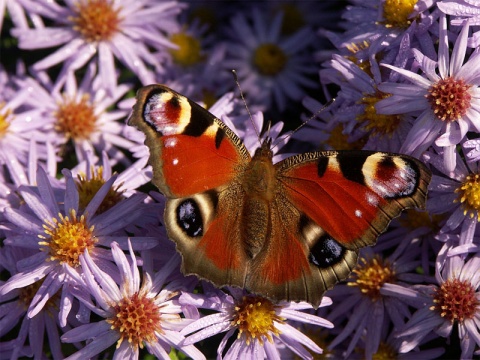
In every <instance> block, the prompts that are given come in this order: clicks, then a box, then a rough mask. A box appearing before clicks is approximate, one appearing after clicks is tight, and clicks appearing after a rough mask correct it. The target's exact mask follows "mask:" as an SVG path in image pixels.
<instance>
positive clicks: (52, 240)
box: [0, 168, 156, 326]
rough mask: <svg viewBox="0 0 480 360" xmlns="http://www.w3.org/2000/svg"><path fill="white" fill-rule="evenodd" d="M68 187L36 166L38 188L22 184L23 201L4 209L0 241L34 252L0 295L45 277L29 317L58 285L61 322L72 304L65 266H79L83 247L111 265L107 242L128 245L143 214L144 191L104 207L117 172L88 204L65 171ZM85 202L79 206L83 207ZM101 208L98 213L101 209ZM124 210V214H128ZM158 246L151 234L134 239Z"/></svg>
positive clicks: (139, 244)
mask: <svg viewBox="0 0 480 360" xmlns="http://www.w3.org/2000/svg"><path fill="white" fill-rule="evenodd" d="M64 175H65V177H66V189H65V190H63V191H60V194H61V197H60V198H59V197H58V193H59V191H58V190H57V191H55V190H54V189H53V187H52V184H51V183H50V181H49V179H48V178H47V175H46V174H45V172H44V171H43V170H42V169H41V168H40V169H39V171H38V174H37V182H38V186H37V187H27V186H20V187H19V188H18V193H19V194H20V196H21V197H22V199H23V200H24V203H25V205H22V206H21V207H20V208H18V209H15V208H7V209H5V212H4V216H5V219H6V220H7V221H8V222H7V223H6V225H5V227H6V230H5V232H6V235H7V236H6V239H5V241H4V245H8V246H13V247H20V248H25V249H30V250H32V251H33V253H32V254H30V255H29V256H28V257H26V258H25V259H22V260H20V261H18V262H17V265H16V266H17V269H18V273H17V274H15V275H13V276H12V277H10V278H9V279H8V281H7V282H6V283H5V284H3V285H2V286H1V287H0V296H3V295H6V294H8V293H9V292H11V291H12V290H15V289H21V288H24V287H26V286H28V285H31V284H34V283H35V282H38V281H39V280H43V284H42V285H41V286H40V288H39V289H38V291H37V292H36V294H35V296H34V297H33V299H32V301H31V303H30V304H29V308H28V312H27V316H28V317H30V318H31V317H33V316H35V315H36V314H38V312H39V311H41V310H42V309H43V307H44V306H45V304H46V303H47V301H48V300H49V299H50V298H52V297H54V296H55V294H57V292H58V291H59V290H60V289H61V291H62V298H61V306H60V313H59V318H60V324H61V325H62V326H64V325H65V324H66V318H67V315H68V313H69V312H70V309H71V300H72V295H71V293H70V292H69V287H68V283H69V281H68V276H67V274H66V272H65V269H66V268H69V267H72V268H74V269H75V270H72V271H80V269H79V266H80V263H79V256H80V254H82V253H83V252H84V251H88V252H91V255H92V257H93V258H95V260H96V261H97V262H98V263H99V264H101V266H102V267H104V268H110V267H111V265H110V262H109V259H111V254H110V252H109V251H108V250H106V249H105V247H109V246H110V243H111V242H112V241H113V240H115V241H117V242H119V243H121V244H122V246H123V248H127V244H128V242H127V240H128V239H129V236H128V234H127V233H126V232H125V231H124V229H125V226H127V225H129V224H130V223H132V222H134V221H135V220H136V219H138V218H139V217H141V216H142V211H143V209H142V206H140V204H142V203H143V200H144V199H145V196H144V195H133V196H131V197H130V198H128V199H124V200H122V201H119V202H117V203H113V204H112V203H110V205H111V206H110V207H109V208H108V209H106V208H105V207H103V208H102V205H103V204H104V201H105V200H106V199H108V198H109V197H111V195H109V194H111V187H112V184H113V182H114V181H115V179H116V176H113V177H111V178H110V179H108V181H106V182H105V183H104V184H103V185H102V186H101V187H100V188H99V189H95V190H97V191H96V193H95V195H94V196H93V197H92V198H91V200H90V201H89V202H88V203H82V200H83V197H84V196H87V197H88V196H89V195H90V194H88V193H85V192H82V191H81V190H82V187H80V186H79V185H77V184H76V183H75V181H74V179H73V177H72V175H71V173H70V172H69V171H67V170H65V171H64ZM81 205H83V206H81ZM101 209H103V212H102V213H100V211H99V210H101ZM127 215H128V216H127ZM155 245H156V241H155V240H154V239H151V238H150V239H148V238H141V241H138V242H134V247H135V248H136V249H138V250H141V249H149V248H152V247H154V246H155Z"/></svg>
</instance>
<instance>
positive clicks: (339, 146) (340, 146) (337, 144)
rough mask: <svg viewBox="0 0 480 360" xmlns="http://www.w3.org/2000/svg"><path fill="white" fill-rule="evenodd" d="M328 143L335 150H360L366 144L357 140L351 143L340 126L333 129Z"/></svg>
mask: <svg viewBox="0 0 480 360" xmlns="http://www.w3.org/2000/svg"><path fill="white" fill-rule="evenodd" d="M326 143H327V144H328V145H330V146H331V147H332V149H334V150H360V149H361V148H362V147H363V145H364V144H365V141H363V140H357V141H354V142H349V141H348V135H346V134H344V133H343V125H342V124H339V125H337V126H335V127H334V128H333V129H332V131H331V132H330V137H329V138H328V140H327V141H326Z"/></svg>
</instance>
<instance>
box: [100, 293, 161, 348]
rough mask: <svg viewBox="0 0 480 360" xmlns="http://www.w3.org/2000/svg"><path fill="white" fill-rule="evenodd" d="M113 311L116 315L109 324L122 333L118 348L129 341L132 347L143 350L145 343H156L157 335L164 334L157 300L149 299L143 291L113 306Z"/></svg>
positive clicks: (108, 320) (109, 320)
mask: <svg viewBox="0 0 480 360" xmlns="http://www.w3.org/2000/svg"><path fill="white" fill-rule="evenodd" d="M113 310H114V313H115V315H114V316H112V317H111V318H110V319H107V322H108V323H109V324H110V328H111V329H112V330H116V331H118V332H119V333H120V339H119V340H118V342H117V348H118V347H119V346H120V345H121V343H122V342H123V341H124V340H127V341H128V343H129V345H131V346H132V347H134V348H138V347H140V349H143V346H144V343H145V342H147V343H154V342H156V339H157V336H156V335H155V333H164V331H163V329H162V327H161V320H162V319H161V312H160V310H161V309H160V307H159V306H158V305H157V304H155V298H152V297H147V296H146V295H145V294H144V292H143V291H142V292H137V293H135V294H133V296H131V297H124V298H123V299H121V300H120V301H119V302H118V303H117V304H115V305H114V306H113Z"/></svg>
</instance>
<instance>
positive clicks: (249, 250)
mask: <svg viewBox="0 0 480 360" xmlns="http://www.w3.org/2000/svg"><path fill="white" fill-rule="evenodd" d="M129 122H130V124H132V125H135V126H137V127H138V128H139V129H140V130H142V131H143V132H144V133H145V134H146V144H147V145H148V147H149V149H150V163H151V164H152V166H153V169H154V176H153V182H154V183H155V185H157V187H158V188H159V189H160V191H161V192H162V193H163V194H164V195H165V196H166V197H167V203H166V209H165V225H166V228H167V232H168V236H169V237H170V238H171V239H172V240H173V241H175V243H176V246H177V250H178V251H179V252H180V254H181V255H182V258H183V262H182V270H183V271H184V272H185V273H186V274H196V275H198V276H199V277H201V278H204V279H207V280H209V281H211V282H212V283H214V284H216V285H217V286H223V285H233V286H240V287H244V288H247V289H249V290H250V291H253V292H257V293H261V294H263V295H264V296H268V297H271V298H274V299H279V300H282V299H287V300H305V301H308V302H310V303H312V304H313V305H315V306H318V305H319V303H320V301H321V298H322V295H323V293H324V292H325V291H326V290H327V289H328V288H331V287H332V286H333V285H334V284H335V283H336V282H338V281H340V280H343V279H345V278H346V277H347V276H348V275H349V274H350V272H351V270H352V269H353V267H354V266H355V264H356V262H357V256H358V250H359V249H360V248H361V247H364V246H368V245H373V244H374V243H375V241H376V239H377V237H378V235H379V234H380V233H381V232H383V231H384V230H385V229H386V227H387V226H388V223H389V222H390V220H391V219H392V218H394V217H396V216H398V215H399V214H400V212H401V211H402V210H403V209H405V208H409V207H420V208H423V207H424V204H425V197H426V191H427V186H428V182H429V180H430V173H429V171H428V169H426V167H425V166H424V165H423V164H422V163H421V162H419V161H418V160H416V159H414V158H411V157H408V156H404V155H397V154H389V153H380V152H368V151H360V152H353V151H346V152H336V151H324V152H320V151H319V152H310V153H305V154H299V155H296V156H292V157H290V158H287V159H285V160H283V161H281V162H279V163H276V164H274V163H273V161H272V158H273V154H272V151H271V141H270V140H269V139H267V140H265V141H263V143H262V145H261V147H260V148H259V149H257V151H256V152H255V154H254V155H253V157H252V156H251V155H250V154H249V152H248V151H247V149H246V148H245V146H244V145H243V143H242V142H241V140H240V139H239V138H238V137H237V135H236V134H235V133H234V132H233V131H232V130H231V129H229V128H228V127H227V126H226V125H225V124H224V123H223V122H221V121H220V120H219V119H217V118H215V117H214V116H213V115H212V114H210V113H209V112H208V111H206V110H205V109H203V108H202V107H200V106H199V105H197V104H195V103H194V102H192V101H190V100H189V99H187V98H185V97H184V96H182V95H180V94H178V93H176V92H175V91H173V90H171V89H169V88H167V87H164V86H161V85H151V86H147V87H145V88H142V89H141V90H140V91H139V93H138V94H137V103H136V105H135V107H134V110H133V114H132V116H131V118H130V120H129Z"/></svg>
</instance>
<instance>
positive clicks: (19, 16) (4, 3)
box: [0, 0, 28, 33]
mask: <svg viewBox="0 0 480 360" xmlns="http://www.w3.org/2000/svg"><path fill="white" fill-rule="evenodd" d="M5 10H7V11H8V15H9V16H10V18H11V20H12V22H13V23H14V24H15V26H17V27H19V28H22V29H25V28H28V21H27V18H26V16H25V12H24V11H23V8H22V6H21V5H20V4H19V3H18V1H16V0H0V33H1V32H2V27H3V21H4V19H5V18H6V14H5Z"/></svg>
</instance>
